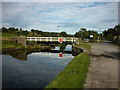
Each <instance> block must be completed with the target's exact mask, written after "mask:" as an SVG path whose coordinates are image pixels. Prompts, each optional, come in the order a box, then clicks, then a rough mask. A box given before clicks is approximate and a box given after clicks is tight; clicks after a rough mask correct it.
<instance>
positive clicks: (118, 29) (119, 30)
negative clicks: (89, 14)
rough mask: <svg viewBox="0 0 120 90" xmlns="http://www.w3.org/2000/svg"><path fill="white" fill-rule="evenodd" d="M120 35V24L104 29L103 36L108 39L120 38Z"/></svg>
mask: <svg viewBox="0 0 120 90" xmlns="http://www.w3.org/2000/svg"><path fill="white" fill-rule="evenodd" d="M119 35H120V25H116V26H115V27H114V28H109V29H108V30H105V31H103V37H104V39H106V40H111V41H112V40H114V39H118V38H119Z"/></svg>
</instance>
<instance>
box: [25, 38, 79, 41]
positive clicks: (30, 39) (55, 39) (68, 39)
mask: <svg viewBox="0 0 120 90" xmlns="http://www.w3.org/2000/svg"><path fill="white" fill-rule="evenodd" d="M60 39H62V42H76V40H78V38H73V37H27V41H39V42H61V41H60Z"/></svg>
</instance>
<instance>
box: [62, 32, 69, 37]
mask: <svg viewBox="0 0 120 90" xmlns="http://www.w3.org/2000/svg"><path fill="white" fill-rule="evenodd" d="M60 36H62V37H67V36H68V34H67V33H66V32H65V31H63V32H61V33H60Z"/></svg>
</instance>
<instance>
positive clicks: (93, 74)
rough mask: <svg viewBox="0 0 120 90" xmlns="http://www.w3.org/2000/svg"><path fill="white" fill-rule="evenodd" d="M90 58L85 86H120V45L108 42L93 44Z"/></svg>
mask: <svg viewBox="0 0 120 90" xmlns="http://www.w3.org/2000/svg"><path fill="white" fill-rule="evenodd" d="M90 58H91V64H90V67H89V72H88V77H87V79H86V84H85V85H84V86H85V88H118V62H120V60H119V59H118V46H117V45H113V44H110V43H107V42H104V43H95V44H92V50H91V54H90Z"/></svg>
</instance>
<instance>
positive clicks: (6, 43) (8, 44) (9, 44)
mask: <svg viewBox="0 0 120 90" xmlns="http://www.w3.org/2000/svg"><path fill="white" fill-rule="evenodd" d="M1 43H2V46H0V48H13V47H21V45H20V44H17V43H14V42H12V41H8V40H3V41H2V42H0V44H1Z"/></svg>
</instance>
